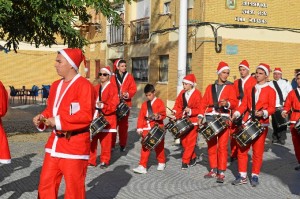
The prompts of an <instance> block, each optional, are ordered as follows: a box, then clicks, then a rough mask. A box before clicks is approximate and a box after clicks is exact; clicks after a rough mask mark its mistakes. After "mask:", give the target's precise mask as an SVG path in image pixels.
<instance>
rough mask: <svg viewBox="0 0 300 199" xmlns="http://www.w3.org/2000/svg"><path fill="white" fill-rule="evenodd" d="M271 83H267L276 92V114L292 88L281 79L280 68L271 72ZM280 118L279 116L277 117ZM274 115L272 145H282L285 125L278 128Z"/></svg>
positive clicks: (286, 81)
mask: <svg viewBox="0 0 300 199" xmlns="http://www.w3.org/2000/svg"><path fill="white" fill-rule="evenodd" d="M273 79H274V80H273V81H270V82H269V85H270V86H271V87H272V88H273V89H274V90H275V91H276V112H277V111H279V112H280V113H281V109H282V107H283V105H284V102H285V99H286V97H287V95H288V93H289V92H290V91H291V90H292V86H291V84H290V82H289V81H288V80H287V79H282V70H281V68H275V69H274V71H273ZM278 116H279V117H281V114H279V115H278ZM278 116H277V117H278ZM275 117H276V116H275V114H273V115H272V127H273V134H272V143H279V144H282V145H284V144H285V140H286V130H287V125H282V126H280V127H279V126H278V124H277V122H276V118H275Z"/></svg>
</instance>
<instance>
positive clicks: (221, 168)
mask: <svg viewBox="0 0 300 199" xmlns="http://www.w3.org/2000/svg"><path fill="white" fill-rule="evenodd" d="M229 73H230V68H229V66H228V64H227V63H225V62H223V61H221V62H220V63H219V65H218V68H217V74H218V79H217V80H216V81H215V83H214V84H210V85H208V86H207V88H206V90H205V94H204V96H203V99H202V103H201V111H200V114H199V116H198V118H199V120H198V123H199V125H201V124H202V120H203V117H204V116H205V119H206V122H207V123H209V122H212V121H214V120H215V117H216V116H218V115H221V116H222V118H223V120H224V121H227V120H229V118H230V114H231V110H233V109H235V108H236V106H237V103H238V101H237V97H236V93H235V92H234V87H233V84H232V83H231V82H229V81H227V78H228V76H229ZM229 134H230V129H229V128H225V129H224V130H223V131H221V132H220V133H218V134H217V135H216V136H215V137H213V138H212V139H210V140H209V141H207V145H208V147H207V150H208V160H209V167H210V171H209V172H208V173H207V174H205V175H204V178H217V180H216V181H217V182H218V183H223V182H224V180H225V171H226V168H227V154H228V150H227V144H228V139H229Z"/></svg>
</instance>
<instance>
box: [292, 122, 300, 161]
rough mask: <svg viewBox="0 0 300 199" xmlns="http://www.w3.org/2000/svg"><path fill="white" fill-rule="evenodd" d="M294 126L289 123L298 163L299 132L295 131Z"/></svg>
mask: <svg viewBox="0 0 300 199" xmlns="http://www.w3.org/2000/svg"><path fill="white" fill-rule="evenodd" d="M294 126H295V124H291V126H290V129H291V132H292V141H293V145H294V150H295V155H296V158H297V160H298V163H299V164H300V134H299V133H298V132H297V130H296V129H295V128H294Z"/></svg>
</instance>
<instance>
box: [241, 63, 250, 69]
mask: <svg viewBox="0 0 300 199" xmlns="http://www.w3.org/2000/svg"><path fill="white" fill-rule="evenodd" d="M239 67H243V68H246V69H247V70H250V69H249V68H248V66H246V65H244V64H240V65H239Z"/></svg>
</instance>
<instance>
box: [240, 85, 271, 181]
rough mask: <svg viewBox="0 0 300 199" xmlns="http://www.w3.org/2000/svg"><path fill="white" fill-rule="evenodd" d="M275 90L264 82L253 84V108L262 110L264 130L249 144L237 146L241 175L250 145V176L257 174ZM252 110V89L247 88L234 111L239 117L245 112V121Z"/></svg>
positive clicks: (260, 163) (244, 173)
mask: <svg viewBox="0 0 300 199" xmlns="http://www.w3.org/2000/svg"><path fill="white" fill-rule="evenodd" d="M275 102H276V92H275V90H274V89H273V88H271V87H270V86H269V85H268V83H267V82H266V83H265V84H263V85H259V84H256V85H255V110H261V111H263V117H262V118H260V119H259V122H260V123H261V125H262V126H265V130H264V131H263V133H262V135H261V136H260V137H259V138H258V139H256V140H254V141H253V142H252V143H251V144H250V145H248V146H246V147H240V146H238V170H239V173H240V175H241V176H242V177H244V178H245V177H246V175H247V164H248V151H249V149H250V147H251V146H252V150H253V155H252V176H253V175H256V176H258V175H259V173H260V169H261V166H262V160H263V153H264V148H265V139H266V136H267V134H268V126H269V116H270V115H272V114H273V113H274V112H275ZM251 110H252V90H247V91H246V93H245V97H244V99H243V101H242V104H241V105H240V106H239V107H238V109H237V111H236V112H235V113H234V115H235V116H237V117H239V116H240V115H241V114H242V113H245V116H244V118H243V121H244V122H246V121H247V120H248V119H249V118H250V117H251V116H250V112H251Z"/></svg>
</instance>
